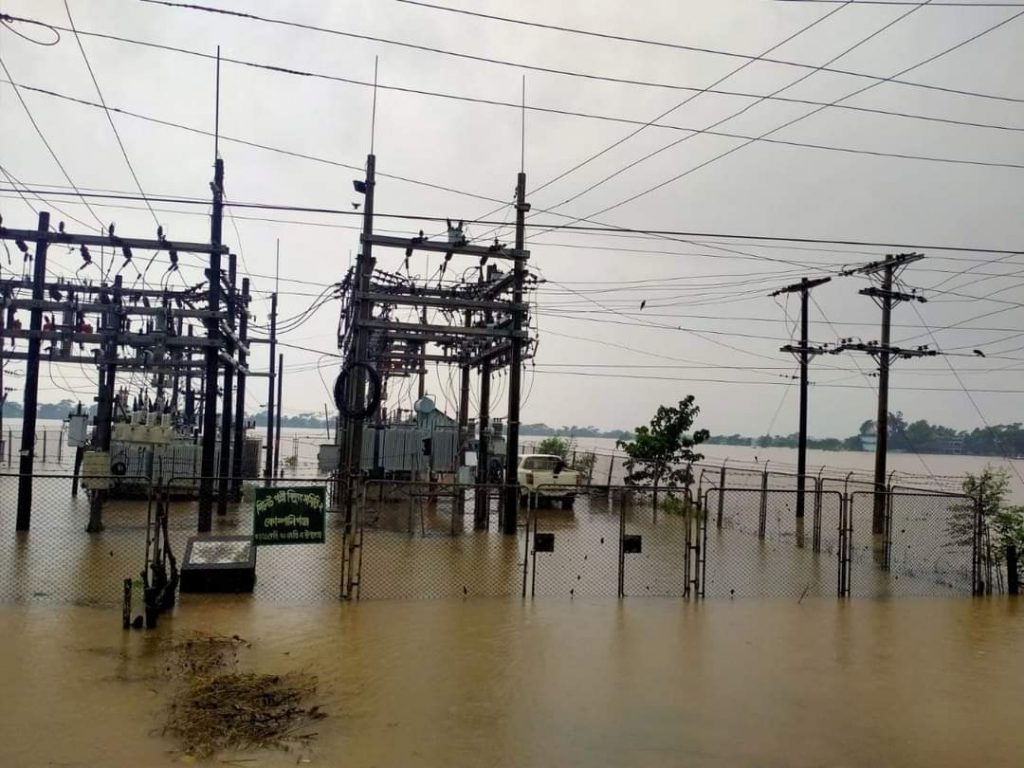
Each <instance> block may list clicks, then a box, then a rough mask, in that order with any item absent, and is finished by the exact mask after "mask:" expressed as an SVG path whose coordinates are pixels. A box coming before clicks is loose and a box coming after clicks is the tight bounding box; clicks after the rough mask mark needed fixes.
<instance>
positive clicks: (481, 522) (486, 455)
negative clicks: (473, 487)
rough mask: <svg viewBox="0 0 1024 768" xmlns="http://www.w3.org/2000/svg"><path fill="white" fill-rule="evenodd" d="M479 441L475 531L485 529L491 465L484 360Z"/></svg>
mask: <svg viewBox="0 0 1024 768" xmlns="http://www.w3.org/2000/svg"><path fill="white" fill-rule="evenodd" d="M477 424H478V428H479V430H480V439H479V440H478V441H477V445H478V446H479V447H478V448H477V452H476V484H477V491H476V506H475V507H474V516H473V526H474V528H476V529H477V530H481V529H483V528H486V527H487V515H488V514H489V512H490V510H489V509H488V506H489V500H490V496H489V493H488V490H487V488H483V487H480V486H486V485H487V483H488V482H490V479H491V478H490V472H489V471H488V470H489V469H490V463H491V436H490V429H491V361H490V360H484V361H483V362H482V363H481V364H480V417H479V418H478V419H477Z"/></svg>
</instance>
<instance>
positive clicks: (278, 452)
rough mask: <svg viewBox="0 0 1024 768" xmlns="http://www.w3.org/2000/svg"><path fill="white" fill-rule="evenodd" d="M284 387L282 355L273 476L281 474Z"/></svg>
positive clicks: (279, 368)
mask: <svg viewBox="0 0 1024 768" xmlns="http://www.w3.org/2000/svg"><path fill="white" fill-rule="evenodd" d="M283 386H284V355H283V354H279V355H278V356H277V424H276V425H275V427H274V476H275V477H276V476H280V474H281V390H282V388H283Z"/></svg>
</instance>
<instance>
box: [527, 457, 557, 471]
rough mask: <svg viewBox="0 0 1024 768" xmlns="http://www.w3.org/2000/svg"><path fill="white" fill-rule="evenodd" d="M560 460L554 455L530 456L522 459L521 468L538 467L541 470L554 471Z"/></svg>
mask: <svg viewBox="0 0 1024 768" xmlns="http://www.w3.org/2000/svg"><path fill="white" fill-rule="evenodd" d="M560 461H561V459H559V458H558V457H556V456H530V457H529V458H527V459H524V460H523V469H538V470H540V471H541V472H554V471H555V469H556V468H557V467H558V463H559V462H560Z"/></svg>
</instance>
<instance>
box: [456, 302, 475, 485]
mask: <svg viewBox="0 0 1024 768" xmlns="http://www.w3.org/2000/svg"><path fill="white" fill-rule="evenodd" d="M472 324H473V313H472V312H471V311H469V310H467V311H466V327H467V328H468V327H469V326H470V325H472ZM459 374H460V378H461V381H460V382H459V466H460V467H462V466H465V464H466V444H467V443H468V442H469V384H470V367H469V361H468V360H467V361H466V364H465V365H463V366H461V367H460V368H459Z"/></svg>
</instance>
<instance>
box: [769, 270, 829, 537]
mask: <svg viewBox="0 0 1024 768" xmlns="http://www.w3.org/2000/svg"><path fill="white" fill-rule="evenodd" d="M830 280H832V278H831V277H821V278H817V279H815V280H811V279H809V278H806V277H805V278H802V279H801V280H800V282H799V283H794V284H793V285H787V286H786V287H785V288H780V289H779V290H777V291H774V292H773V293H771V294H769V295H770V296H779V295H780V294H783V293H799V294H800V344H799V345H798V346H794V345H793V344H787V345H786V346H784V347H782V348H781V349H780V351H781V352H791V353H792V354H794V355H797V356H798V358H799V360H800V444H799V446H798V449H797V458H796V519H797V520H803V519H804V509H805V504H804V495H805V492H806V490H807V482H806V481H807V367H808V365H809V363H810V361H811V358H812V357H814V356H815V355H820V354H821V353H822V352H824V351H825V349H824V347H820V346H813V347H812V346H811V345H810V342H809V340H808V338H807V337H808V325H809V323H808V317H807V315H808V312H807V300H808V298H809V295H810V292H811V289H812V288H817V287H818V286H819V285H824V284H825V283H827V282H829V281H830Z"/></svg>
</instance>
